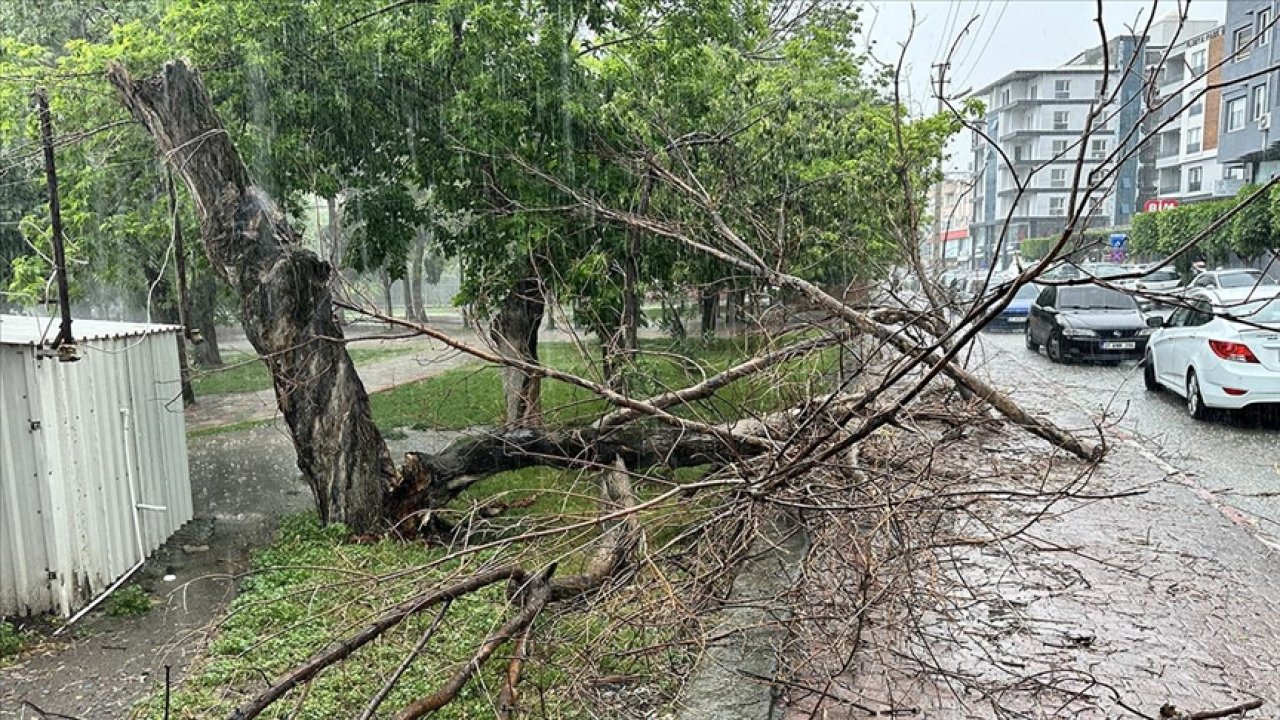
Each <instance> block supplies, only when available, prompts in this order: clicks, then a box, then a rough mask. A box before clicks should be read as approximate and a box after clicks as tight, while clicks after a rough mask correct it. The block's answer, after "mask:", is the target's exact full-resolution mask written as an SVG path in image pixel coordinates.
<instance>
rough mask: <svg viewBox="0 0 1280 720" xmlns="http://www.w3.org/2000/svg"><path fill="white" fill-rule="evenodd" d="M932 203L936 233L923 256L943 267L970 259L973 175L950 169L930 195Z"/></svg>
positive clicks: (934, 230)
mask: <svg viewBox="0 0 1280 720" xmlns="http://www.w3.org/2000/svg"><path fill="white" fill-rule="evenodd" d="M930 200H931V202H932V203H933V208H932V212H934V213H935V214H936V216H937V217H935V218H934V228H933V235H932V237H931V238H930V240H929V242H928V243H927V244H926V246H925V250H924V251H923V252H922V253H921V257H923V258H925V259H926V260H929V261H931V262H932V263H933V264H935V265H940V266H942V267H954V266H955V265H957V264H958V263H960V262H961V261H962V260H963V261H964V262H966V263H967V262H968V259H969V254H970V250H969V221H970V219H971V218H972V217H973V175H972V174H971V173H967V172H949V173H947V174H946V176H945V177H944V178H943V180H942V182H940V183H938V184H937V185H935V186H934V188H933V191H932V193H931V194H930Z"/></svg>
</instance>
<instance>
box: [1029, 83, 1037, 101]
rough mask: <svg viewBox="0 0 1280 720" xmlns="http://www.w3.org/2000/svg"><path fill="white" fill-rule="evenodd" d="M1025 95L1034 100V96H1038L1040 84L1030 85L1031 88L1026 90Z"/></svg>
mask: <svg viewBox="0 0 1280 720" xmlns="http://www.w3.org/2000/svg"><path fill="white" fill-rule="evenodd" d="M1027 97H1028V98H1030V99H1032V100H1035V99H1036V98H1038V97H1040V86H1039V85H1032V86H1031V89H1030V90H1028V91H1027Z"/></svg>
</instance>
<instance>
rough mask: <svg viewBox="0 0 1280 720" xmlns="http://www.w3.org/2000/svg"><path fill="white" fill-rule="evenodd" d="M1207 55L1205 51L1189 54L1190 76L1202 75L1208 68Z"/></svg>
mask: <svg viewBox="0 0 1280 720" xmlns="http://www.w3.org/2000/svg"><path fill="white" fill-rule="evenodd" d="M1207 53H1208V51H1207V50H1196V51H1195V52H1193V53H1191V74H1192V75H1203V74H1204V71H1205V69H1206V68H1207V67H1208V62H1207V61H1208V54H1207Z"/></svg>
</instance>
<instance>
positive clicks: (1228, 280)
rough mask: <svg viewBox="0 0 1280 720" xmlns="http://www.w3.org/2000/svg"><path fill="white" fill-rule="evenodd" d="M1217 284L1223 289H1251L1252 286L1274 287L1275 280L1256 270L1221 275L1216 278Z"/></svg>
mask: <svg viewBox="0 0 1280 720" xmlns="http://www.w3.org/2000/svg"><path fill="white" fill-rule="evenodd" d="M1218 284H1219V285H1221V286H1222V287H1224V288H1238V287H1253V286H1254V285H1275V284H1276V279H1275V278H1273V277H1271V276H1270V275H1265V274H1263V273H1262V272H1260V271H1258V270H1244V271H1241V272H1233V273H1222V274H1221V275H1219V276H1218Z"/></svg>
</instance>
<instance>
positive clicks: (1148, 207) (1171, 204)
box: [1142, 198, 1178, 212]
mask: <svg viewBox="0 0 1280 720" xmlns="http://www.w3.org/2000/svg"><path fill="white" fill-rule="evenodd" d="M1176 207H1178V201H1177V200H1174V199H1173V198H1155V199H1152V200H1148V201H1146V202H1144V203H1142V212H1160V211H1161V210H1169V209H1170V208H1176Z"/></svg>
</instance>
